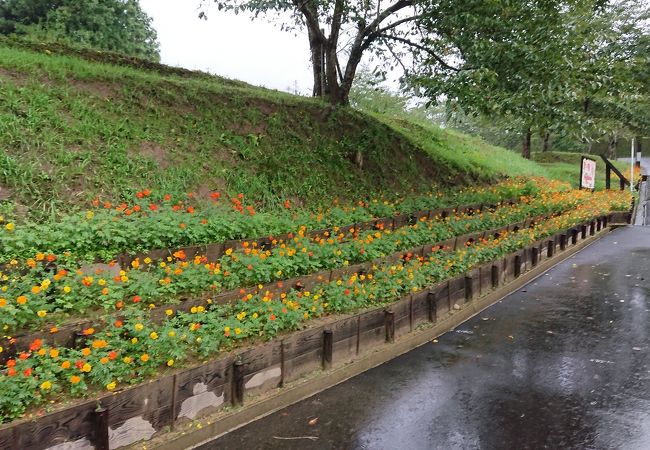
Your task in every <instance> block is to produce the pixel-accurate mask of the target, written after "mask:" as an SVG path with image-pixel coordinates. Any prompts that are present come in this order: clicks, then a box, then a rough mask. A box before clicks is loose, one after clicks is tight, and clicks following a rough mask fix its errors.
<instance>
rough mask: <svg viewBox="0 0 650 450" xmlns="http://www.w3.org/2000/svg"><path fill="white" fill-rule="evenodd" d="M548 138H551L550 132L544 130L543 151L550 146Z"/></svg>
mask: <svg viewBox="0 0 650 450" xmlns="http://www.w3.org/2000/svg"><path fill="white" fill-rule="evenodd" d="M550 138H551V133H549V132H548V131H545V132H544V134H543V135H542V151H543V152H547V151H548V150H549V148H551V145H550V142H549V140H550Z"/></svg>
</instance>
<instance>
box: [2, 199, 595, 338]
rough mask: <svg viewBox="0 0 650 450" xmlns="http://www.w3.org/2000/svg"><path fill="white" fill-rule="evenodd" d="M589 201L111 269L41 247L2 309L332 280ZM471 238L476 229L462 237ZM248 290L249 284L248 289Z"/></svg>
mask: <svg viewBox="0 0 650 450" xmlns="http://www.w3.org/2000/svg"><path fill="white" fill-rule="evenodd" d="M587 200H591V194H590V193H587V192H585V191H582V192H580V191H577V192H568V193H558V192H556V193H551V194H542V195H540V196H538V197H533V198H530V197H522V200H521V202H520V203H519V204H515V205H512V206H510V205H508V206H503V207H499V208H497V209H495V210H493V211H487V212H481V213H478V214H472V215H469V214H468V213H460V214H459V213H457V214H455V215H452V216H448V217H446V218H444V219H442V218H438V217H436V218H433V219H431V220H420V221H419V222H418V223H416V224H414V225H409V226H404V227H402V228H400V229H398V230H396V231H390V230H383V231H382V230H373V231H366V232H361V233H359V232H356V230H354V229H352V230H350V233H348V234H347V235H346V234H344V233H339V234H337V235H333V236H332V235H326V236H322V237H321V236H317V237H315V238H311V239H310V238H307V237H306V236H305V232H304V229H302V230H300V231H299V232H298V234H297V235H296V236H294V237H293V238H291V239H289V240H288V241H286V242H285V241H273V242H271V243H269V244H270V246H269V247H268V248H265V249H260V248H259V247H258V246H256V243H254V242H253V243H252V244H251V245H248V243H244V245H243V247H242V248H240V249H238V250H234V251H233V250H232V249H227V250H226V252H225V255H224V256H222V257H221V258H219V259H218V260H209V259H208V258H207V257H206V256H205V255H204V256H198V255H197V256H195V257H194V258H192V259H189V260H188V258H187V256H186V255H185V254H184V252H176V254H175V257H174V258H172V257H169V258H167V260H164V261H161V262H159V263H154V262H153V261H152V260H151V259H149V258H145V259H144V260H143V261H140V260H139V259H136V260H134V261H133V262H132V263H131V266H132V267H131V268H130V269H128V270H122V271H117V270H116V271H113V272H112V273H111V272H100V271H98V272H96V273H86V272H83V271H82V270H80V268H79V267H78V266H72V267H71V266H66V265H65V264H59V265H58V266H57V267H54V263H55V260H54V258H52V257H48V255H44V254H38V255H36V257H35V258H30V259H28V260H27V261H26V262H25V263H24V265H23V264H19V263H18V262H17V261H16V262H15V264H12V265H10V266H9V267H8V270H7V269H6V270H5V273H4V274H2V273H0V275H2V276H3V278H5V279H6V283H5V285H4V286H3V293H2V298H0V311H2V312H3V313H4V314H3V315H2V316H0V327H3V329H4V331H5V333H9V334H15V333H16V331H17V330H19V329H20V328H24V327H34V326H40V327H41V328H43V325H44V324H49V325H48V326H47V327H46V328H45V329H48V330H49V329H55V330H56V329H58V328H60V327H61V322H62V320H63V319H65V318H66V317H67V316H69V315H73V316H74V315H79V314H85V315H87V313H88V311H89V310H92V309H93V308H95V307H100V308H102V309H103V310H104V311H113V310H121V309H124V308H125V307H130V308H137V309H142V308H145V309H147V308H153V307H155V306H156V305H160V303H161V302H162V303H163V304H165V303H167V304H170V303H174V302H173V301H172V300H173V299H175V298H176V299H178V298H179V296H186V297H187V296H194V297H195V298H196V297H198V298H203V299H205V298H208V297H212V298H214V296H217V295H219V294H220V293H222V292H224V291H229V290H230V291H231V290H233V289H235V290H236V289H237V288H244V287H248V286H257V285H261V284H268V283H272V282H276V281H281V280H286V279H287V278H294V277H299V276H304V275H308V274H313V273H317V274H319V275H320V276H321V279H324V278H327V279H328V280H329V279H330V277H331V275H330V274H329V271H332V270H335V269H337V268H342V267H349V266H353V265H355V264H359V263H364V262H369V261H373V260H377V259H380V258H384V257H387V256H389V255H394V254H397V255H398V256H401V255H400V254H399V252H404V251H408V250H410V249H412V248H415V247H419V246H423V245H427V244H429V245H433V244H436V243H440V242H443V241H445V240H448V239H450V238H455V237H457V236H460V237H462V236H463V235H465V234H468V233H476V232H478V231H487V230H490V229H493V228H500V227H503V226H506V225H508V224H517V223H519V222H521V221H523V220H525V219H526V218H531V217H536V216H541V215H549V214H555V213H560V212H563V211H567V210H569V209H572V208H575V207H577V206H579V205H581V204H582V203H584V202H585V201H587ZM468 239H469V236H467V237H466V239H465V240H464V241H463V243H464V242H465V241H466V240H468ZM48 259H51V260H52V261H48ZM288 285H289V286H292V285H293V283H289V284H288ZM261 290H266V289H265V288H264V287H262V288H261ZM249 293H250V292H249V291H246V292H244V291H242V295H247V294H249ZM227 297H228V298H232V295H229V296H227ZM7 299H9V301H8V300H7ZM176 302H178V300H177V301H176ZM57 314H58V320H56V317H57ZM53 315H54V317H55V320H52V317H53Z"/></svg>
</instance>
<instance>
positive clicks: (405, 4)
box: [359, 0, 413, 40]
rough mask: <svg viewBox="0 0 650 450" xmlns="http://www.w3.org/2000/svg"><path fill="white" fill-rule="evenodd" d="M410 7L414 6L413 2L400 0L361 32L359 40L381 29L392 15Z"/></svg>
mask: <svg viewBox="0 0 650 450" xmlns="http://www.w3.org/2000/svg"><path fill="white" fill-rule="evenodd" d="M409 6H413V2H412V0H398V1H397V2H396V3H394V4H393V5H391V6H389V7H388V8H386V9H385V10H384V11H382V12H381V13H379V14H378V15H377V17H375V20H373V21H372V22H370V23H369V24H368V25H367V26H366V27H365V28H364V29H363V30H361V31H360V32H359V40H361V39H363V38H364V37H365V36H367V35H368V34H370V33H371V32H372V31H374V30H375V29H376V28H377V27H379V24H380V23H382V22H383V21H384V20H386V18H387V17H389V16H390V15H391V14H395V13H396V12H397V11H400V10H402V9H404V8H407V7H409Z"/></svg>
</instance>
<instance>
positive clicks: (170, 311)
mask: <svg viewBox="0 0 650 450" xmlns="http://www.w3.org/2000/svg"><path fill="white" fill-rule="evenodd" d="M165 314H167V315H168V316H171V315H172V314H174V310H172V309H167V310H165Z"/></svg>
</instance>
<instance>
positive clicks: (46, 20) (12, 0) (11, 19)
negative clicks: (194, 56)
mask: <svg viewBox="0 0 650 450" xmlns="http://www.w3.org/2000/svg"><path fill="white" fill-rule="evenodd" d="M14 32H15V33H19V34H26V35H27V36H29V37H30V38H33V39H37V40H39V41H59V42H65V43H68V44H72V45H78V46H79V45H80V46H82V47H91V48H96V49H103V50H110V51H114V52H120V53H125V54H127V55H131V56H138V57H141V58H145V59H150V60H153V61H158V60H159V59H160V56H159V53H158V52H159V45H158V42H157V35H156V31H155V30H154V28H153V27H152V26H151V18H150V17H148V16H147V14H146V13H145V12H144V11H143V10H142V8H140V5H139V3H138V2H137V0H6V1H4V2H2V4H0V33H2V34H10V33H14Z"/></svg>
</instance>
